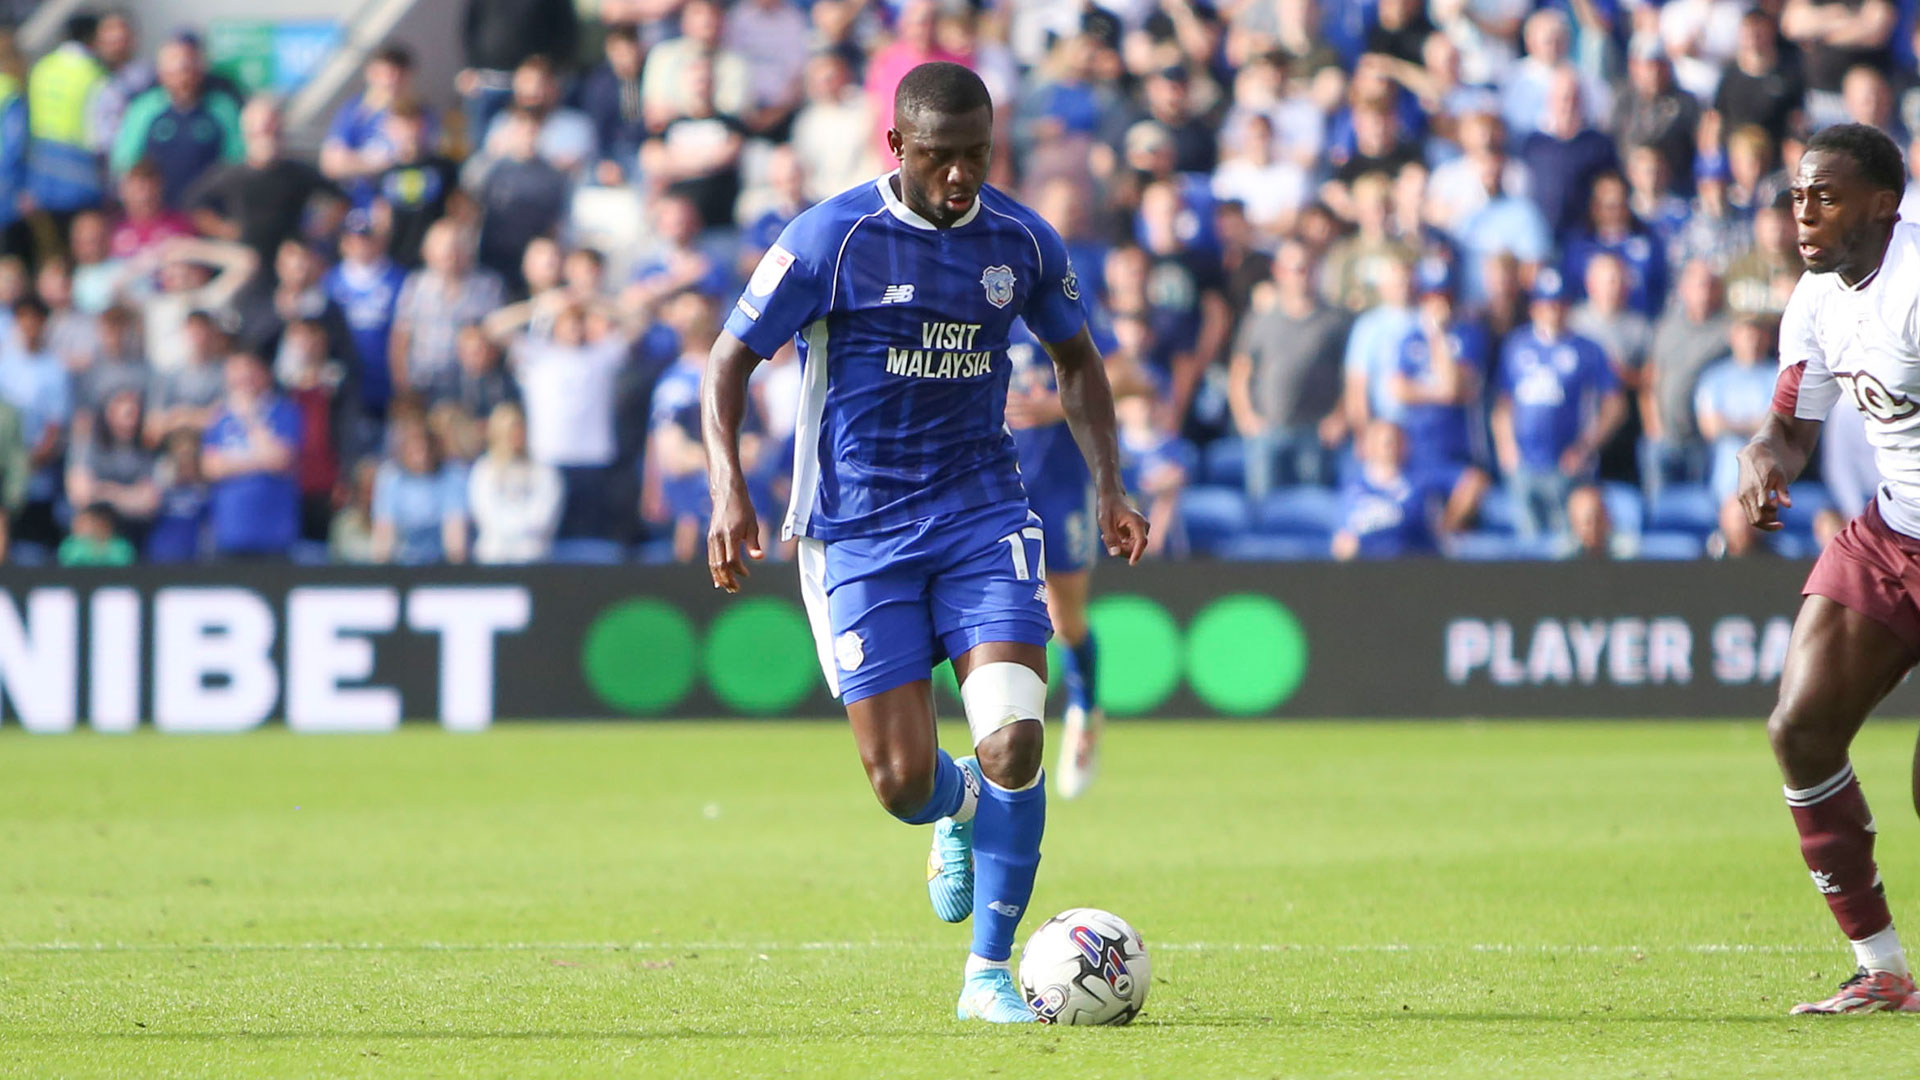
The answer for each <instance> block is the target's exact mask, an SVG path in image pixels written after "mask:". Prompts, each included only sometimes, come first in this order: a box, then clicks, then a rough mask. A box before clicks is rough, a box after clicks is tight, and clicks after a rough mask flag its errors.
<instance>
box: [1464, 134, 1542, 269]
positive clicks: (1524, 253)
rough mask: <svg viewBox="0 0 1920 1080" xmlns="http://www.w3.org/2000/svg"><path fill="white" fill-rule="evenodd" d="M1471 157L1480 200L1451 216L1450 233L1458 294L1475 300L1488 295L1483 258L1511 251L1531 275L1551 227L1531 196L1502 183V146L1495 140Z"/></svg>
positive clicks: (1504, 175) (1504, 167)
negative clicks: (1456, 254)
mask: <svg viewBox="0 0 1920 1080" xmlns="http://www.w3.org/2000/svg"><path fill="white" fill-rule="evenodd" d="M1474 160H1475V164H1476V166H1477V168H1478V170H1479V171H1478V180H1479V182H1480V198H1481V201H1480V204H1479V207H1478V208H1477V209H1474V210H1470V211H1468V212H1467V213H1465V214H1464V215H1463V216H1462V217H1460V218H1458V219H1456V226H1455V228H1454V233H1453V235H1454V239H1456V240H1457V241H1459V244H1460V259H1461V263H1462V267H1463V269H1464V270H1465V273H1464V275H1463V280H1462V282H1461V294H1462V296H1464V297H1465V298H1466V299H1467V301H1468V302H1469V303H1480V302H1482V301H1484V300H1486V298H1487V289H1486V286H1485V284H1484V283H1483V281H1482V277H1483V274H1484V271H1485V268H1486V265H1487V260H1488V259H1490V258H1492V257H1494V256H1497V255H1511V256H1513V257H1514V258H1515V259H1516V260H1517V261H1518V262H1519V263H1520V265H1521V266H1522V267H1523V273H1525V274H1529V275H1530V274H1531V273H1532V272H1533V270H1534V268H1537V267H1538V266H1539V265H1540V264H1541V263H1542V262H1543V261H1544V260H1545V259H1546V258H1547V256H1548V255H1550V254H1552V252H1553V231H1552V228H1551V226H1550V225H1549V224H1548V221H1547V218H1546V216H1545V215H1543V214H1542V213H1541V212H1540V208H1539V206H1538V205H1536V204H1535V203H1534V201H1533V200H1532V199H1531V198H1530V197H1528V196H1527V195H1524V194H1520V193H1516V192H1512V191H1509V190H1507V189H1506V188H1505V186H1504V184H1505V181H1506V178H1507V172H1508V170H1507V158H1506V151H1505V150H1503V149H1501V148H1500V146H1499V145H1498V144H1497V143H1495V144H1492V145H1489V146H1487V147H1486V148H1485V149H1484V150H1481V151H1480V152H1478V153H1477V154H1476V155H1474ZM1522 167H1523V168H1525V166H1524V165H1523V166H1522ZM1529 175H1531V171H1530V170H1529Z"/></svg>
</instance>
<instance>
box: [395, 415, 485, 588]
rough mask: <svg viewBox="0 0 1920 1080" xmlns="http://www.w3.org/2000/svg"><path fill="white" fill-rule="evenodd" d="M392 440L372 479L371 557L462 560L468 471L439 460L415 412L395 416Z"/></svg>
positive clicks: (410, 561) (406, 561) (408, 561)
mask: <svg viewBox="0 0 1920 1080" xmlns="http://www.w3.org/2000/svg"><path fill="white" fill-rule="evenodd" d="M392 442H393V447H394V450H393V456H392V457H391V458H389V459H388V460H386V461H385V462H383V463H382V464H381V465H380V471H379V473H378V474H376V475H375V477H374V481H373V561H374V562H379V563H399V564H401V565H404V566H422V565H428V564H432V563H438V562H453V563H459V562H465V561H466V560H467V488H466V474H465V473H464V472H463V471H461V470H460V469H458V468H455V467H453V466H450V465H446V464H443V463H442V462H441V460H440V456H439V454H438V452H437V451H436V449H435V447H434V445H433V439H432V437H431V436H429V435H428V433H427V425H426V422H425V420H423V419H421V418H420V417H418V416H401V417H396V418H395V419H394V422H393V431H392Z"/></svg>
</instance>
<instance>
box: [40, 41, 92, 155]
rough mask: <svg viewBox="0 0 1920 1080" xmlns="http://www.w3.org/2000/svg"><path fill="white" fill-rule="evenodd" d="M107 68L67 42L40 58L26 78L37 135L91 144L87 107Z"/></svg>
mask: <svg viewBox="0 0 1920 1080" xmlns="http://www.w3.org/2000/svg"><path fill="white" fill-rule="evenodd" d="M106 78H107V69H106V68H103V67H101V66H100V61H98V60H95V59H94V58H93V54H91V53H89V52H87V51H86V50H85V49H83V48H81V47H80V46H78V45H74V44H72V43H68V44H66V45H62V46H61V47H59V48H58V49H55V50H53V51H52V52H50V53H48V54H47V55H45V56H43V57H41V58H40V62H39V63H37V64H35V65H33V74H32V75H31V76H30V77H29V78H28V79H27V123H28V124H29V126H30V130H31V131H32V133H33V137H34V138H35V139H45V140H46V141H48V142H55V143H63V144H65V145H67V146H77V147H88V146H90V145H91V142H90V140H89V139H88V137H87V134H88V132H87V127H88V124H87V109H88V107H89V105H91V104H92V101H93V95H94V93H95V92H96V91H97V90H99V88H100V84H101V83H103V82H105V81H106Z"/></svg>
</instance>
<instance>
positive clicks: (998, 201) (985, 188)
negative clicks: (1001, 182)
mask: <svg viewBox="0 0 1920 1080" xmlns="http://www.w3.org/2000/svg"><path fill="white" fill-rule="evenodd" d="M980 209H981V210H982V211H984V212H985V213H986V214H987V215H988V217H989V218H990V219H998V220H999V221H1000V222H1002V223H1011V225H1017V226H1019V227H1020V228H1022V229H1025V230H1026V231H1027V232H1029V233H1031V234H1033V235H1034V236H1035V237H1041V236H1051V235H1052V234H1053V226H1051V225H1049V224H1047V219H1046V218H1043V217H1041V216H1040V212H1039V211H1037V210H1035V209H1034V208H1033V207H1031V206H1028V205H1027V204H1026V203H1023V202H1021V201H1020V200H1019V199H1016V198H1014V197H1013V196H1011V195H1009V194H1007V193H1006V192H1004V191H1001V190H1000V189H999V188H997V187H994V186H993V185H992V184H982V185H980Z"/></svg>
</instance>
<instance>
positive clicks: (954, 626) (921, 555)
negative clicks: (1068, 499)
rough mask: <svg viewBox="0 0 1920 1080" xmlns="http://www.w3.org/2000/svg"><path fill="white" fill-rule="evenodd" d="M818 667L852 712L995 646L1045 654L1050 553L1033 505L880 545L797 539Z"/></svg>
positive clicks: (977, 513) (967, 516) (918, 528)
mask: <svg viewBox="0 0 1920 1080" xmlns="http://www.w3.org/2000/svg"><path fill="white" fill-rule="evenodd" d="M799 562H800V593H801V596H802V598H803V599H805V600H806V604H807V621H808V622H809V623H811V624H812V627H813V636H814V643H815V645H816V646H817V647H818V648H819V652H820V668H821V670H822V671H823V672H825V674H826V676H827V686H828V688H829V689H831V690H832V691H833V694H834V696H836V697H838V698H840V699H841V700H842V701H844V702H846V703H847V704H849V705H850V704H852V703H854V702H856V701H859V700H861V699H862V698H869V697H872V696H873V695H875V694H879V693H883V692H885V691H888V690H891V689H893V688H894V687H896V686H905V685H906V684H908V683H911V682H918V681H919V680H921V679H927V678H931V677H932V676H933V666H934V665H935V664H937V663H939V662H940V661H941V660H944V659H946V658H948V657H951V656H959V655H961V654H962V653H965V652H966V651H967V650H969V649H972V648H973V647H975V646H976V645H983V644H986V643H987V642H990V641H1013V642H1019V643H1022V644H1027V645H1045V644H1046V643H1047V638H1048V637H1050V636H1051V635H1052V633H1053V624H1052V623H1051V622H1050V621H1048V618H1047V599H1046V596H1047V593H1046V576H1047V563H1046V547H1045V539H1044V534H1043V532H1042V530H1041V526H1040V520H1039V518H1038V517H1037V516H1035V515H1034V514H1033V513H1032V512H1031V511H1029V510H1028V509H1027V506H1026V504H1025V503H1024V502H1009V503H1000V504H999V505H996V506H989V507H984V508H981V509H977V510H967V511H962V512H958V513H952V514H936V515H934V516H933V517H928V518H921V519H920V520H918V521H915V522H912V523H910V524H907V525H903V526H900V527H899V528H895V529H890V530H887V531H886V532H883V533H879V534H876V535H873V536H861V537H855V538H853V539H848V540H834V541H823V540H815V539H812V538H810V537H803V538H802V539H801V541H800V556H799Z"/></svg>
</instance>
